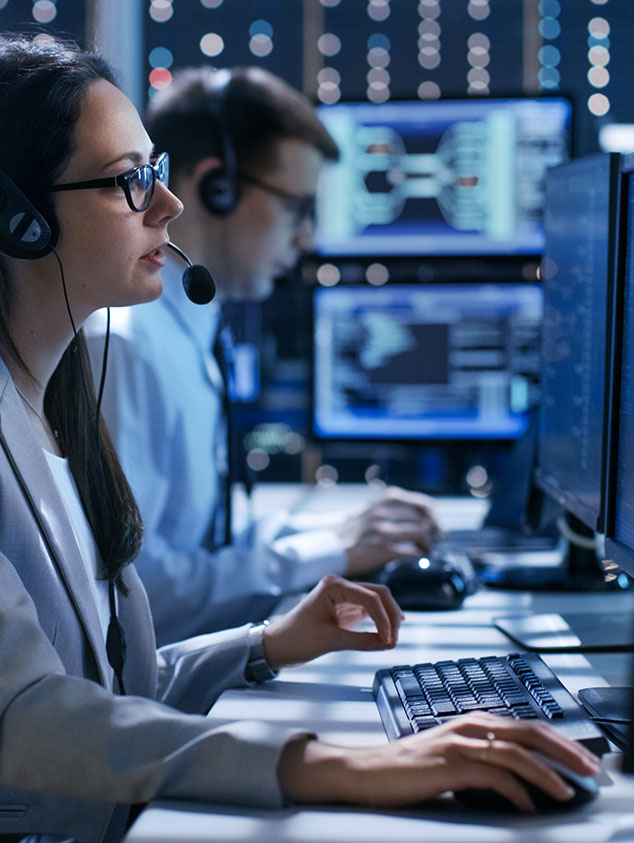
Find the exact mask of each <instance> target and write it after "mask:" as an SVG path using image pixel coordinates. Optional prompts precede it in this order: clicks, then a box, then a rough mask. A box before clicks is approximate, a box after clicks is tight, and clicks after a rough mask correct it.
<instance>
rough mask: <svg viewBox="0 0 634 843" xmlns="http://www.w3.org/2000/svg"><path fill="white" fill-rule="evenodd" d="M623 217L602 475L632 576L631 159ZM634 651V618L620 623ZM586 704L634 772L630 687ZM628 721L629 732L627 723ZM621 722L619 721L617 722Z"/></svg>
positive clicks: (612, 543) (611, 531) (592, 692)
mask: <svg viewBox="0 0 634 843" xmlns="http://www.w3.org/2000/svg"><path fill="white" fill-rule="evenodd" d="M620 193H621V203H620V204H621V215H620V220H619V248H618V256H617V265H616V284H615V288H614V298H613V302H614V306H613V314H614V317H613V332H612V344H611V384H612V389H611V393H610V413H609V423H608V437H607V438H608V446H607V471H606V476H605V498H604V499H605V550H606V555H607V557H608V558H609V559H611V560H613V561H614V562H615V563H616V564H617V565H618V566H619V567H620V568H621V569H622V570H624V571H626V572H627V573H628V574H629V575H630V576H631V577H634V477H633V475H634V453H633V450H634V449H633V447H632V443H633V442H634V334H633V332H634V155H628V156H625V157H624V158H623V161H622V164H621V180H620ZM623 624H624V635H625V636H626V638H627V636H628V634H629V642H630V648H631V649H632V650H634V618H632V617H628V616H627V614H626V616H625V618H624V619H623ZM581 699H582V701H583V702H584V704H585V705H586V706H587V707H588V708H590V710H591V712H592V714H594V715H595V717H597V718H600V719H603V720H604V724H605V728H606V729H607V730H608V731H609V732H610V733H611V734H612V736H613V737H614V738H615V739H616V740H617V741H618V742H619V743H622V742H623V740H625V757H624V769H625V770H626V771H627V772H630V773H633V772H634V727H633V726H632V717H633V716H634V689H633V688H632V687H629V688H590V689H587V690H585V691H583V692H582V693H581ZM628 719H629V721H630V724H629V729H628V728H627V725H626V724H627V720H628ZM619 721H620V722H619Z"/></svg>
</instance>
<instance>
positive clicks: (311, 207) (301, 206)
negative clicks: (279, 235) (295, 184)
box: [237, 172, 315, 227]
mask: <svg viewBox="0 0 634 843" xmlns="http://www.w3.org/2000/svg"><path fill="white" fill-rule="evenodd" d="M237 176H238V179H240V181H243V182H245V183H246V184H252V185H254V186H255V187H259V188H260V190H264V191H266V192H267V193H270V194H271V195H272V196H277V198H278V199H281V201H282V204H283V205H284V207H285V208H286V209H287V210H288V211H289V212H290V213H291V214H292V217H293V225H296V226H298V227H299V226H300V225H301V224H302V223H303V222H305V221H306V220H314V219H315V196H314V195H312V194H311V195H310V196H308V195H304V196H299V195H298V194H296V193H289V192H288V191H287V190H282V188H281V187H275V186H274V185H272V184H267V182H264V181H260V179H258V178H255V176H250V175H248V174H247V173H242V172H239V173H238V174H237Z"/></svg>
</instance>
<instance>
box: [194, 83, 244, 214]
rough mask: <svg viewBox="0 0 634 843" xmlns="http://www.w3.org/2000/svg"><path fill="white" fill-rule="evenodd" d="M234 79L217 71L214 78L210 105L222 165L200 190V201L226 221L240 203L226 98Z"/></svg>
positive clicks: (212, 212)
mask: <svg viewBox="0 0 634 843" xmlns="http://www.w3.org/2000/svg"><path fill="white" fill-rule="evenodd" d="M231 79H232V76H231V71H230V70H228V69H226V68H223V69H222V70H217V71H216V73H215V76H214V81H213V88H212V90H213V91H214V92H215V97H214V99H213V100H212V101H211V103H210V105H211V108H212V112H213V117H214V119H215V122H216V125H217V127H218V139H219V142H220V157H221V158H222V164H221V165H220V166H218V167H215V168H214V169H213V170H210V171H209V172H208V173H206V174H205V175H204V176H203V177H202V179H201V180H200V184H199V186H198V191H199V195H200V201H201V202H202V203H203V205H204V206H205V208H207V210H208V211H209V213H211V214H213V215H214V216H217V217H225V216H227V215H228V214H230V213H232V212H233V211H235V209H236V206H237V204H238V200H239V199H240V189H239V186H238V174H237V162H236V151H235V147H234V144H233V138H232V137H231V132H230V130H229V122H228V119H227V98H228V90H229V84H230V82H231Z"/></svg>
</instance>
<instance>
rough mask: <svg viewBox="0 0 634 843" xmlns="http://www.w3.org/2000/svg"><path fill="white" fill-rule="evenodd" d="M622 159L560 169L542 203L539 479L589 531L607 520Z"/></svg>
mask: <svg viewBox="0 0 634 843" xmlns="http://www.w3.org/2000/svg"><path fill="white" fill-rule="evenodd" d="M618 164H619V159H618V156H617V155H608V154H605V155H596V156H590V157H588V158H581V159H577V160H573V161H570V162H568V163H566V164H562V165H561V166H559V167H555V168H554V169H552V170H550V172H549V174H548V179H547V185H546V203H545V208H544V223H545V231H546V242H545V248H544V255H543V258H542V272H541V275H542V285H543V291H544V322H543V328H542V369H541V404H540V410H539V421H538V437H537V440H538V441H537V457H536V460H537V462H536V469H535V478H536V482H537V484H538V485H539V486H540V487H541V488H542V489H543V490H544V491H545V492H547V493H548V494H550V495H551V496H552V497H553V498H555V499H556V500H557V501H558V503H560V504H561V505H562V506H563V507H564V508H565V509H566V511H567V512H569V513H571V514H572V515H573V516H575V517H576V518H577V519H579V521H580V522H581V523H582V524H584V525H585V526H586V527H587V528H588V530H590V531H593V530H597V529H600V528H601V513H602V509H601V502H602V490H603V482H604V475H603V472H604V465H605V453H604V451H605V444H606V430H607V427H606V414H607V407H608V401H607V390H608V389H609V379H608V378H607V377H606V371H607V363H608V345H609V341H610V336H609V331H608V323H609V319H610V316H611V312H610V307H611V305H610V301H611V291H612V279H613V275H614V257H615V254H616V229H617V226H616V222H617V206H618V196H617V194H618V190H617V185H618Z"/></svg>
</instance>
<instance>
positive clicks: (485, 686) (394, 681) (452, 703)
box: [372, 653, 609, 755]
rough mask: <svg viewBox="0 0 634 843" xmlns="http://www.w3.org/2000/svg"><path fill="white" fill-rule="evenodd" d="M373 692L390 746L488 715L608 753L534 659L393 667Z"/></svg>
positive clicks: (377, 677)
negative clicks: (533, 724) (543, 727)
mask: <svg viewBox="0 0 634 843" xmlns="http://www.w3.org/2000/svg"><path fill="white" fill-rule="evenodd" d="M372 690H373V693H374V699H375V700H376V704H377V708H378V710H379V714H380V715H381V720H382V722H383V728H384V729H385V732H386V734H387V736H388V738H389V740H396V739H397V738H402V737H404V736H406V735H411V734H412V733H417V732H422V731H424V730H425V729H429V728H431V727H432V726H436V725H438V724H440V723H444V722H446V721H447V720H448V719H451V718H453V717H457V716H460V715H462V714H467V713H468V712H471V711H488V712H490V713H491V714H498V715H501V716H502V717H514V718H517V719H531V720H533V719H537V718H541V719H542V720H547V721H548V722H549V723H550V724H551V725H552V726H553V727H555V728H556V729H558V730H559V731H560V732H561V733H562V734H563V735H565V736H566V737H568V738H570V739H571V740H578V741H580V742H581V743H583V744H584V745H585V746H586V747H588V749H590V750H591V751H592V752H594V753H595V754H597V755H603V753H605V752H607V751H608V749H609V744H608V742H607V740H606V738H605V737H604V735H603V733H602V732H601V730H600V729H599V727H598V726H597V725H596V724H595V723H593V722H592V720H591V718H590V716H589V715H588V714H587V712H586V711H585V710H584V708H583V707H582V706H581V705H580V704H579V703H578V702H577V701H576V700H575V699H574V697H573V696H572V695H571V694H570V693H569V691H567V690H566V688H564V686H563V685H562V684H561V682H560V681H559V680H558V679H557V677H556V676H555V674H554V673H553V672H552V670H551V669H550V668H549V667H548V665H547V664H546V663H545V662H544V661H542V659H541V658H540V657H539V656H538V655H536V654H534V653H522V654H519V653H511V654H509V655H507V656H487V657H485V658H480V659H474V658H470V659H458V660H457V661H440V662H435V663H430V662H428V663H425V664H415V665H397V666H396V667H392V668H390V669H387V670H379V671H377V673H376V675H375V677H374V685H373V688H372Z"/></svg>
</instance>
